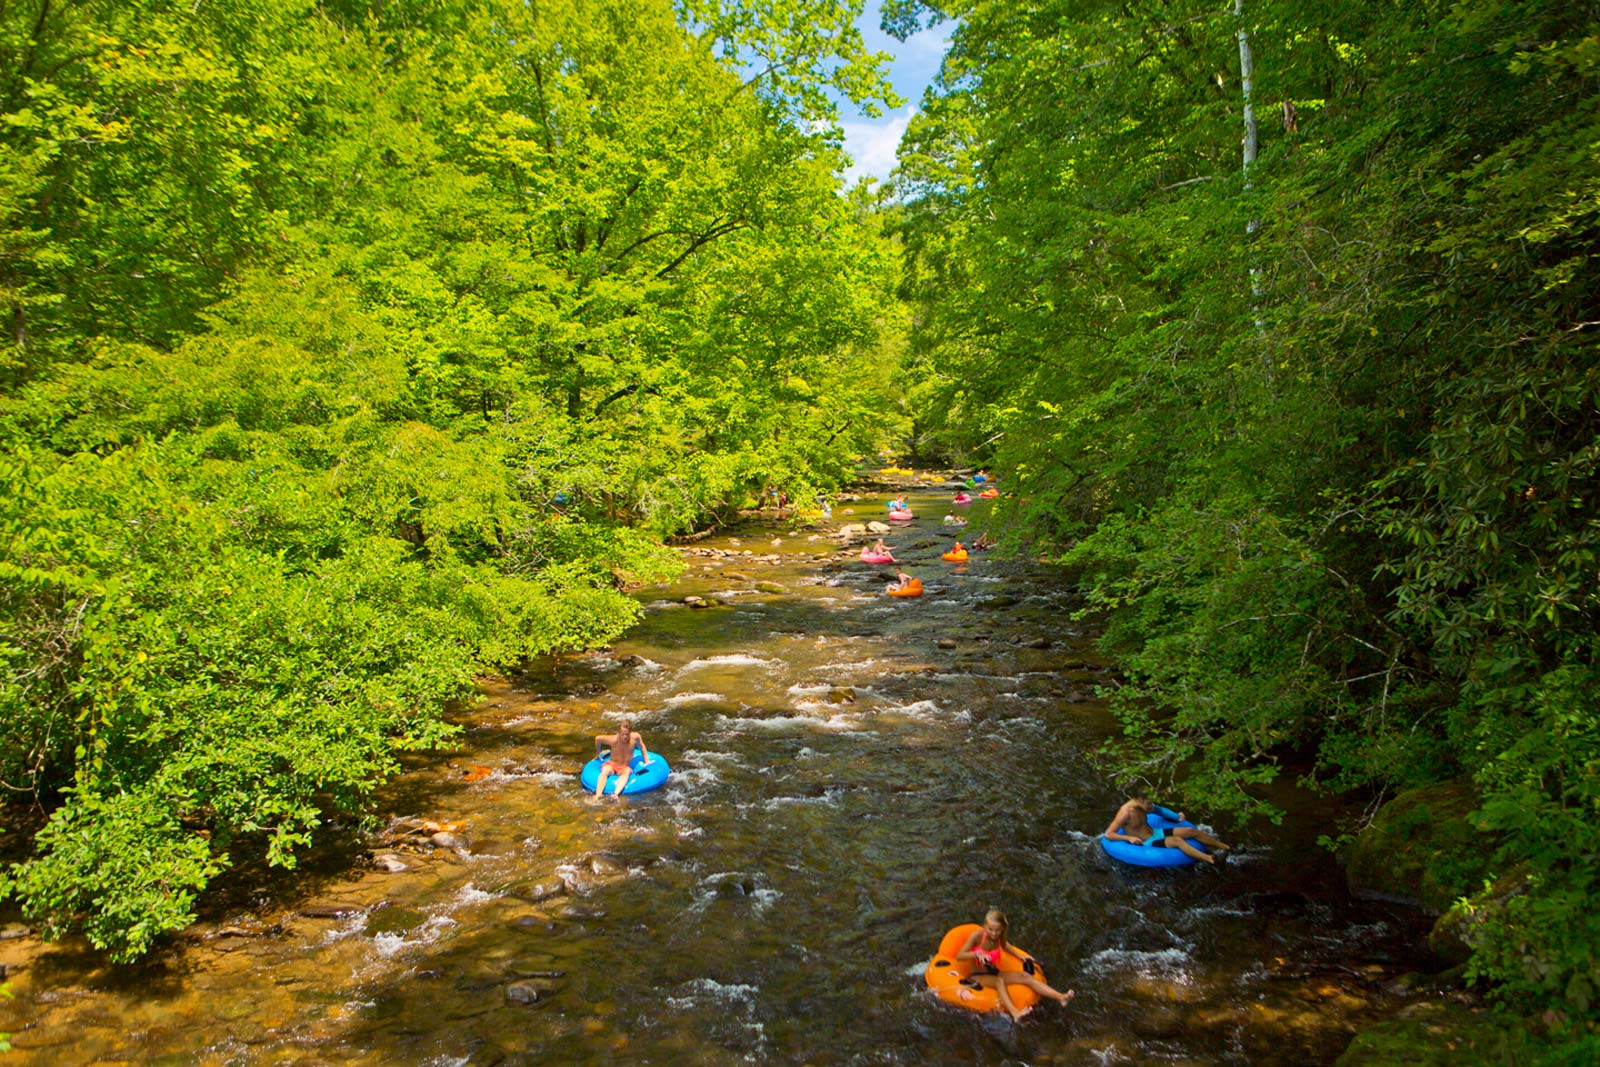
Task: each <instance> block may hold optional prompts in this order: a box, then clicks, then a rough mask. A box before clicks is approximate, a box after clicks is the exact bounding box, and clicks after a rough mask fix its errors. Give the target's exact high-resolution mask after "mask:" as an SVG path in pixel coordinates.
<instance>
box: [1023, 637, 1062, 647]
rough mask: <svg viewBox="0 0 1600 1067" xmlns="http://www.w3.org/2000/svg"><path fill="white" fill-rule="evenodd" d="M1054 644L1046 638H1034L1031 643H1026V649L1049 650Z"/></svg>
mask: <svg viewBox="0 0 1600 1067" xmlns="http://www.w3.org/2000/svg"><path fill="white" fill-rule="evenodd" d="M1054 643H1055V642H1053V641H1051V640H1050V639H1049V638H1048V637H1035V638H1034V639H1033V640H1032V641H1029V642H1028V647H1029V648H1049V647H1050V646H1051V645H1052V644H1054Z"/></svg>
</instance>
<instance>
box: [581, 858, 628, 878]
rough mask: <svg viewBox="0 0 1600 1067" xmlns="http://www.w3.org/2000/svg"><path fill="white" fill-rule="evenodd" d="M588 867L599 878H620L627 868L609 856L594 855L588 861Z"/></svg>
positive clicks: (626, 871)
mask: <svg viewBox="0 0 1600 1067" xmlns="http://www.w3.org/2000/svg"><path fill="white" fill-rule="evenodd" d="M589 869H590V870H591V871H593V872H594V873H595V875H596V876H598V877H600V878H621V877H623V876H625V875H626V874H627V873H628V869H627V868H626V867H624V866H623V865H622V864H620V863H618V862H617V861H616V860H614V859H611V858H610V857H609V856H596V857H594V858H593V859H591V860H590V861H589Z"/></svg>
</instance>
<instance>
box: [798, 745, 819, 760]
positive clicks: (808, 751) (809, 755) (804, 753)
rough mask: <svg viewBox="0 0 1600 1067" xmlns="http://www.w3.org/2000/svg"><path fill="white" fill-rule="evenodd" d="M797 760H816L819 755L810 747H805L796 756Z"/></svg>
mask: <svg viewBox="0 0 1600 1067" xmlns="http://www.w3.org/2000/svg"><path fill="white" fill-rule="evenodd" d="M794 758H795V759H816V758H817V753H816V751H815V750H814V749H812V748H811V746H810V745H803V746H801V748H800V751H799V752H796V753H795V754H794Z"/></svg>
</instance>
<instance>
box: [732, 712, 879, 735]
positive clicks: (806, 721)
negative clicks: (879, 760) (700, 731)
mask: <svg viewBox="0 0 1600 1067" xmlns="http://www.w3.org/2000/svg"><path fill="white" fill-rule="evenodd" d="M722 722H723V725H724V727H725V728H727V729H729V730H745V731H750V732H754V733H783V732H784V731H786V730H797V729H800V730H822V731H824V732H826V733H835V734H859V733H871V731H870V730H866V729H864V728H863V727H862V725H861V718H860V716H857V715H834V716H831V717H829V718H826V719H821V718H814V717H812V716H810V715H774V716H772V717H771V718H766V719H724V720H722Z"/></svg>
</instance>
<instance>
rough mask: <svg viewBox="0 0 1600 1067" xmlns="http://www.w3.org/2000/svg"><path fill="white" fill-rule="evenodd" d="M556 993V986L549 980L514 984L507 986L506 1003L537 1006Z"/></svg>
mask: <svg viewBox="0 0 1600 1067" xmlns="http://www.w3.org/2000/svg"><path fill="white" fill-rule="evenodd" d="M555 991H556V990H555V986H554V985H552V984H551V983H550V981H549V980H548V979H543V978H535V979H530V980H528V981H522V982H512V983H511V984H510V985H508V986H506V1003H507V1004H537V1003H539V1002H540V1001H542V1000H548V999H549V998H550V995H551V994H553V993H554V992H555Z"/></svg>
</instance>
